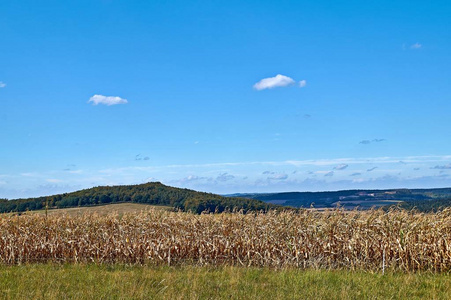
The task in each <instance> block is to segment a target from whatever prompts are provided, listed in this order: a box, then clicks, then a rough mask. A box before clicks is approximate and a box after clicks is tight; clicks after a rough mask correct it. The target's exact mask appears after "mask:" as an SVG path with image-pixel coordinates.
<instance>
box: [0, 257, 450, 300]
mask: <svg viewBox="0 0 451 300" xmlns="http://www.w3.org/2000/svg"><path fill="white" fill-rule="evenodd" d="M0 298H1V299H46V300H48V299H50V300H53V299H171V300H172V299H274V300H276V299H450V298H451V278H450V276H449V275H447V274H433V273H407V274H406V273H386V274H385V275H382V274H380V273H369V272H362V271H344V270H335V271H326V270H300V269H295V268H289V269H282V270H275V269H270V268H255V267H254V268H252V267H251V268H244V267H231V266H223V267H200V266H180V267H166V266H126V265H93V264H88V265H54V264H33V265H22V266H8V267H6V266H0Z"/></svg>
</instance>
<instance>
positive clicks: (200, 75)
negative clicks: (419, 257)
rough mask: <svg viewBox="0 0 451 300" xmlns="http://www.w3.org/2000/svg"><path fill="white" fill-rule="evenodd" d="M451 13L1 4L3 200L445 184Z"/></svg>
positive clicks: (449, 144) (450, 5)
mask: <svg viewBox="0 0 451 300" xmlns="http://www.w3.org/2000/svg"><path fill="white" fill-rule="evenodd" d="M450 16H451V2H450V1H393V0H391V1H335V2H333V1H113V0H112V1H107V0H103V1H100V0H99V1H97V0H89V1H27V0H21V1H12V0H5V1H1V2H0V198H2V197H3V198H16V197H28V196H38V195H48V194H53V193H59V192H66V191H73V190H77V189H80V188H87V187H92V186H98V185H106V184H108V185H112V184H135V183H142V182H146V181H156V180H158V181H161V182H163V183H165V184H168V185H172V186H177V187H188V188H193V189H196V190H202V191H208V192H215V193H234V192H268V191H316V190H336V189H350V188H394V187H445V186H451V176H450V175H451V139H450V129H451V118H450V115H451V114H450V113H451V84H450V79H451V55H450V53H451V18H450ZM277 75H279V76H277Z"/></svg>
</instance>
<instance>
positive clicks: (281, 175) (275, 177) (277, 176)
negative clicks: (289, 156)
mask: <svg viewBox="0 0 451 300" xmlns="http://www.w3.org/2000/svg"><path fill="white" fill-rule="evenodd" d="M272 174H273V175H272V176H268V179H269V180H285V179H287V178H288V175H287V174H284V173H278V174H275V173H272Z"/></svg>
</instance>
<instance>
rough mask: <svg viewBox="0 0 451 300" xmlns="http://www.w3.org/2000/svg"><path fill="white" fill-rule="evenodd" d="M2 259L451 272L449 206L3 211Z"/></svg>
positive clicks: (16, 261)
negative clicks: (425, 210)
mask: <svg viewBox="0 0 451 300" xmlns="http://www.w3.org/2000/svg"><path fill="white" fill-rule="evenodd" d="M0 236H1V239H0V263H1V264H4V265H17V264H29V263H37V262H38V263H47V262H53V263H96V264H102V263H107V264H112V263H126V264H139V265H197V266H203V265H211V266H224V265H226V266H248V267H271V268H286V267H295V268H302V269H348V270H367V271H372V272H383V271H385V270H391V271H432V272H448V271H449V270H451V247H450V245H451V210H445V211H443V212H441V213H437V214H416V213H411V212H406V211H401V210H394V211H389V212H384V211H382V210H372V211H365V212H363V211H351V212H349V211H343V210H333V211H326V212H317V211H308V210H303V211H300V212H270V213H249V214H241V213H223V214H202V215H195V214H190V213H181V212H170V211H165V210H161V209H155V208H151V209H150V210H145V211H142V212H141V213H125V214H122V215H120V214H118V213H113V214H106V215H100V214H97V213H86V214H75V215H68V214H62V215H61V214H55V215H49V216H48V217H45V215H40V214H30V215H21V216H11V215H9V216H8V215H3V216H2V217H0Z"/></svg>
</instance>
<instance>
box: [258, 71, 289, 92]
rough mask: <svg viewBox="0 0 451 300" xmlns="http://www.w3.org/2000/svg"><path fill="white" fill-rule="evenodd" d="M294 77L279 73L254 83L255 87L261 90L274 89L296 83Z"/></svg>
mask: <svg viewBox="0 0 451 300" xmlns="http://www.w3.org/2000/svg"><path fill="white" fill-rule="evenodd" d="M294 83H295V81H294V80H293V78H290V77H288V76H285V75H281V74H277V75H276V76H274V77H268V78H263V79H262V80H260V81H259V82H257V83H256V84H254V89H256V90H258V91H261V90H265V89H272V88H275V87H284V86H289V85H292V84H294Z"/></svg>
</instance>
